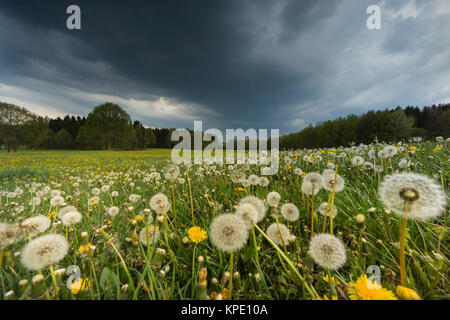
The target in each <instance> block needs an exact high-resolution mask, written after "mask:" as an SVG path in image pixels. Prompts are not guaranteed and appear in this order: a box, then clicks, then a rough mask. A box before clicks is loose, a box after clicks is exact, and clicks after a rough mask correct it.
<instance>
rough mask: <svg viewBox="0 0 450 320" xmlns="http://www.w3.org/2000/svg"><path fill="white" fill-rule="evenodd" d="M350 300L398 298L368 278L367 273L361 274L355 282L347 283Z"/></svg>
mask: <svg viewBox="0 0 450 320" xmlns="http://www.w3.org/2000/svg"><path fill="white" fill-rule="evenodd" d="M349 286H350V288H349V297H350V299H351V300H360V299H362V300H398V299H397V297H396V296H395V295H394V293H393V292H392V291H390V290H387V289H385V288H383V287H382V286H380V285H379V284H378V283H377V282H376V281H375V280H368V279H367V275H366V274H363V275H361V276H360V277H359V278H358V279H357V280H356V282H350V283H349Z"/></svg>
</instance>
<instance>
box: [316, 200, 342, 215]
mask: <svg viewBox="0 0 450 320" xmlns="http://www.w3.org/2000/svg"><path fill="white" fill-rule="evenodd" d="M319 212H320V214H321V215H323V216H325V215H326V216H328V217H330V215H331V212H333V218H334V217H336V215H337V214H338V209H337V208H336V207H335V206H334V205H333V207H331V204H328V202H323V203H322V204H321V205H320V207H319Z"/></svg>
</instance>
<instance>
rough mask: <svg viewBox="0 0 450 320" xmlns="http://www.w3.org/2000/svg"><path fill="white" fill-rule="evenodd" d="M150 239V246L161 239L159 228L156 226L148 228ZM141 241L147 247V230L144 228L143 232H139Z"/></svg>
mask: <svg viewBox="0 0 450 320" xmlns="http://www.w3.org/2000/svg"><path fill="white" fill-rule="evenodd" d="M148 237H149V240H150V244H154V243H155V242H156V241H158V239H159V227H157V226H156V227H155V226H154V225H152V224H150V225H149V226H148ZM139 240H141V242H142V243H143V244H144V245H147V228H146V227H144V228H142V229H141V231H140V232H139Z"/></svg>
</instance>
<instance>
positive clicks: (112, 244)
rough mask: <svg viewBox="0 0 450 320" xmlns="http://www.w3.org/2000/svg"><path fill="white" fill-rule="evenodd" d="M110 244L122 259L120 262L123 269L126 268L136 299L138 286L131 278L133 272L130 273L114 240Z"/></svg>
mask: <svg viewBox="0 0 450 320" xmlns="http://www.w3.org/2000/svg"><path fill="white" fill-rule="evenodd" d="M108 244H109V245H110V246H111V247H112V248H113V249H114V251H115V252H116V254H117V256H118V257H119V259H120V264H121V265H122V267H123V269H124V270H125V273H126V274H127V276H128V281H129V283H130V286H131V289H133V299H134V300H137V294H136V288H135V287H134V283H133V278H131V274H130V272H129V271H128V268H127V264H126V263H125V261H124V260H123V258H122V255H121V254H120V252H119V250H118V249H117V247H116V246H115V245H114V243H112V242H111V241H110V242H109V243H108Z"/></svg>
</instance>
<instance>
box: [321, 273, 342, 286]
mask: <svg viewBox="0 0 450 320" xmlns="http://www.w3.org/2000/svg"><path fill="white" fill-rule="evenodd" d="M328 278H329V277H328V275H327V274H326V275H325V276H324V277H323V278H322V280H323V281H325V282H326V283H328ZM331 283H335V284H341V283H340V282H339V280H338V281H337V282H336V280H335V279H334V276H332V277H331Z"/></svg>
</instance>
